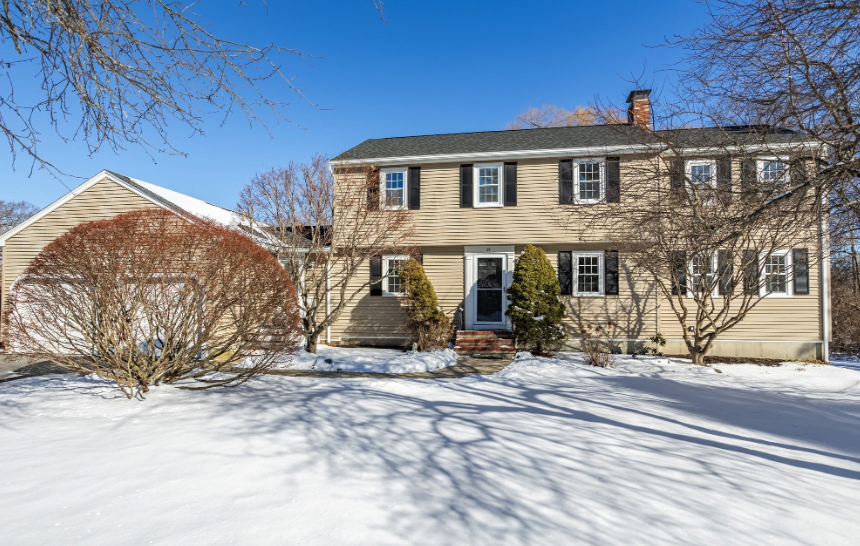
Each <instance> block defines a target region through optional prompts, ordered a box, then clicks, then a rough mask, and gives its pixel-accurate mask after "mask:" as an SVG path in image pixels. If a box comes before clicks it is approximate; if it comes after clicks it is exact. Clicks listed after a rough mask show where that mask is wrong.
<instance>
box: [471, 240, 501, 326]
mask: <svg viewBox="0 0 860 546" xmlns="http://www.w3.org/2000/svg"><path fill="white" fill-rule="evenodd" d="M503 262H504V258H489V257H488V258H478V259H477V268H478V271H477V272H476V273H477V274H476V275H475V277H476V284H475V291H476V294H475V297H476V300H477V301H476V302H475V322H476V326H480V325H498V324H501V323H502V322H504V321H505V316H504V307H505V291H504V279H505V275H504V269H503Z"/></svg>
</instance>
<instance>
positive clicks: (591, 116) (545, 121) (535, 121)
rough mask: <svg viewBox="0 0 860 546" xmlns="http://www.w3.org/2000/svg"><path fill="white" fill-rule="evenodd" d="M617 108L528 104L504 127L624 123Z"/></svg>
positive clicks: (535, 127)
mask: <svg viewBox="0 0 860 546" xmlns="http://www.w3.org/2000/svg"><path fill="white" fill-rule="evenodd" d="M626 121H627V118H626V116H622V112H621V110H619V109H617V108H598V107H596V106H577V107H576V108H574V109H573V110H572V111H571V110H566V109H564V108H561V107H560V106H556V105H555V104H546V105H544V106H541V107H540V108H535V107H534V106H530V107H529V108H528V109H527V110H526V111H524V112H521V113H519V114H517V117H515V118H514V121H512V122H511V123H508V124H507V125H506V126H505V129H508V130H514V129H540V128H544V127H574V126H577V125H598V124H616V123H625V122H626Z"/></svg>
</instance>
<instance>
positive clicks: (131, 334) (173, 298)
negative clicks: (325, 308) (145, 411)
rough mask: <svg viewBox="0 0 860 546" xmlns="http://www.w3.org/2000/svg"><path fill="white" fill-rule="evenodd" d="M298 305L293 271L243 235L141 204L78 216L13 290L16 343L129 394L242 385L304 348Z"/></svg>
mask: <svg viewBox="0 0 860 546" xmlns="http://www.w3.org/2000/svg"><path fill="white" fill-rule="evenodd" d="M297 309H298V306H297V302H296V294H295V290H294V289H293V286H292V283H291V282H290V279H289V277H288V275H287V274H286V272H285V271H284V270H283V268H282V267H281V266H280V265H279V264H278V262H277V261H276V260H275V258H274V257H272V256H271V255H270V254H269V253H268V252H266V251H265V250H264V249H263V248H261V247H260V246H258V245H257V244H256V243H254V241H252V240H251V239H250V238H248V237H247V236H246V235H244V234H243V233H241V232H238V231H236V230H233V229H231V228H228V227H224V226H221V225H217V224H214V223H212V222H208V221H202V220H198V219H196V218H194V219H191V218H182V217H180V216H178V215H176V214H174V213H171V212H168V211H164V210H160V209H151V210H142V211H134V212H129V213H126V214H123V215H120V216H117V217H115V218H113V219H109V220H101V221H96V222H90V223H86V224H82V225H79V226H77V227H75V228H73V229H72V230H70V231H69V232H68V233H66V234H65V235H63V236H62V237H60V238H58V239H56V240H55V241H53V242H52V243H51V244H49V245H48V246H47V247H46V248H45V249H44V250H43V251H42V252H41V254H39V256H38V257H36V259H35V260H34V261H33V263H32V264H31V265H30V267H28V268H27V270H26V271H25V272H24V274H23V276H22V277H21V278H20V279H19V280H18V281H17V282H16V284H15V286H14V289H13V291H12V294H11V299H10V303H9V315H8V317H7V318H8V321H9V336H10V338H9V342H10V343H9V345H10V347H11V348H12V350H13V351H15V352H20V353H24V354H29V355H34V356H39V357H43V358H47V359H50V360H52V361H53V362H56V363H57V364H59V365H60V366H63V367H65V368H67V369H70V370H74V371H78V372H83V373H96V374H99V375H101V376H104V377H107V378H110V379H113V380H115V381H116V382H117V385H119V387H120V388H121V389H122V391H123V392H124V393H125V394H126V396H128V397H130V398H131V397H134V396H138V397H142V395H143V393H146V392H147V391H148V390H149V388H150V386H152V385H159V384H160V383H174V382H177V381H182V380H188V379H195V380H197V381H200V382H201V385H198V386H195V387H192V388H207V387H213V386H233V385H237V384H240V383H242V382H244V381H246V380H247V379H249V378H251V377H253V376H255V375H257V374H259V373H260V372H262V371H263V370H265V369H266V368H268V367H270V366H271V365H272V363H273V362H274V360H275V359H277V358H279V357H281V356H283V355H285V354H286V353H289V352H291V351H292V350H293V349H294V348H295V347H296V341H297V333H298V331H299V327H298V319H299V318H298V311H297ZM241 361H246V362H245V364H244V365H245V366H246V367H243V368H234V366H236V365H237V364H239V363H240V362H241ZM184 387H186V388H188V383H186V384H185V385H184Z"/></svg>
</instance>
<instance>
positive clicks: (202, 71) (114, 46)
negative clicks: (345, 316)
mask: <svg viewBox="0 0 860 546" xmlns="http://www.w3.org/2000/svg"><path fill="white" fill-rule="evenodd" d="M196 4H197V2H185V1H180V0H80V1H76V2H54V1H48V0H4V2H3V3H2V8H0V41H2V42H3V43H5V44H8V46H9V48H8V49H7V52H8V56H7V57H6V58H4V59H3V62H2V63H0V66H2V68H0V70H2V71H3V73H4V76H5V77H4V78H3V81H5V87H4V88H3V89H2V91H0V133H2V134H3V136H5V137H6V140H7V141H8V144H9V148H10V150H11V151H12V154H13V162H14V158H15V156H16V154H18V153H23V154H24V155H25V156H26V157H29V158H31V159H32V161H33V166H35V167H47V168H49V169H51V170H52V171H54V172H57V171H58V169H57V168H56V167H55V166H54V164H53V163H52V161H51V159H50V158H48V157H45V156H44V155H43V154H42V153H41V152H40V151H39V149H38V144H39V141H40V133H41V132H42V130H43V128H44V126H48V127H52V128H53V129H54V130H55V131H56V133H57V134H58V135H59V136H60V137H61V138H63V139H64V140H69V139H75V138H81V139H83V140H84V141H85V142H86V143H87V145H88V147H89V150H90V153H93V152H95V151H97V150H98V149H100V148H102V147H103V146H107V147H109V148H111V149H113V150H118V149H122V148H123V147H124V146H125V145H127V144H137V145H140V146H142V147H143V148H144V149H145V150H147V151H159V152H168V153H181V152H179V151H178V150H176V149H175V148H174V147H173V146H172V145H171V144H170V141H169V140H168V128H169V127H170V126H171V124H172V125H173V126H174V129H175V125H176V124H175V123H173V122H174V121H178V122H180V124H183V125H185V126H186V127H188V128H190V129H191V131H192V133H202V132H203V128H202V125H203V118H204V116H205V115H206V114H209V113H213V112H220V113H223V114H224V116H227V115H229V114H230V113H232V112H234V111H241V112H242V113H243V114H244V115H245V117H246V118H247V119H248V120H250V121H256V122H261V123H262V120H261V116H260V109H265V110H270V111H271V112H273V113H274V115H275V116H276V118H280V119H285V118H284V117H283V114H282V113H281V112H282V107H283V106H284V105H285V103H284V102H283V98H278V99H274V98H272V97H273V96H274V92H273V91H271V89H273V88H271V87H267V88H265V89H264V83H263V82H264V81H265V80H269V79H272V78H275V79H277V80H278V81H279V82H280V83H281V84H282V86H284V87H285V88H286V89H289V90H291V91H292V92H294V93H295V94H296V95H298V96H299V97H301V98H302V99H304V98H305V96H304V92H303V90H301V89H300V88H298V87H297V86H296V85H295V84H294V82H293V77H291V76H288V75H287V74H286V73H285V72H284V70H283V68H282V66H281V63H282V62H283V61H284V60H286V59H287V58H289V57H296V58H302V57H305V55H304V54H303V53H301V52H300V51H297V50H295V49H287V48H284V47H279V46H275V45H271V44H270V45H251V44H248V43H244V42H239V41H235V40H231V39H228V38H226V37H224V36H216V35H215V34H213V33H212V32H211V30H210V28H209V25H208V24H207V23H206V22H205V21H204V20H202V18H201V17H200V16H199V15H198V14H197V13H195V11H194V7H195V5H196ZM374 6H375V7H376V9H377V10H379V12H380V15H381V14H382V2H379V1H378V0H374ZM34 76H35V78H36V82H38V83H39V84H40V86H39V87H40V91H39V92H33V91H31V90H30V89H29V88H28V89H25V90H22V89H18V87H23V86H24V83H23V82H24V81H25V80H32V79H33V77H34ZM69 122H71V124H70V127H71V130H70V131H69V133H68V134H66V132H65V128H66V126H65V124H66V123H69Z"/></svg>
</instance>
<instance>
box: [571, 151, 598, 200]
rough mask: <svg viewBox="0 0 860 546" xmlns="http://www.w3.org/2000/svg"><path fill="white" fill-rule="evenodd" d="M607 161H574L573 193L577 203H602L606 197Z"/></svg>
mask: <svg viewBox="0 0 860 546" xmlns="http://www.w3.org/2000/svg"><path fill="white" fill-rule="evenodd" d="M605 165H606V161H605V160H604V159H577V160H575V161H574V162H573V195H574V201H575V202H576V203H585V204H588V203H602V202H603V201H604V200H605V199H606V174H605V173H606V169H605Z"/></svg>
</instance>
